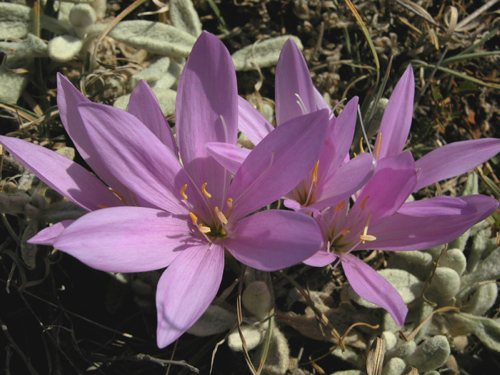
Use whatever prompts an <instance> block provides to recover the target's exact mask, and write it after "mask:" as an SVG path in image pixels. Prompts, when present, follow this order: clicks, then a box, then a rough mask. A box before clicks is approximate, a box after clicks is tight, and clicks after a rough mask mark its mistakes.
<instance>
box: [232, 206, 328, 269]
mask: <svg viewBox="0 0 500 375" xmlns="http://www.w3.org/2000/svg"><path fill="white" fill-rule="evenodd" d="M321 244H322V238H321V232H320V230H319V228H318V226H317V224H316V222H315V221H314V220H313V219H312V218H311V217H310V216H307V215H304V214H300V213H297V212H292V211H283V210H267V211H261V212H258V213H256V214H254V215H251V216H249V217H246V218H244V219H241V220H239V221H238V222H237V223H235V224H234V227H233V228H232V230H231V235H230V237H229V238H227V239H226V241H225V246H226V248H227V249H228V250H229V251H230V252H231V254H233V256H234V257H235V258H236V259H238V260H239V261H240V262H241V263H243V264H246V265H248V266H250V267H253V268H256V269H258V270H262V271H276V270H279V269H282V268H286V267H290V266H292V265H294V264H297V263H299V262H302V261H303V260H305V259H307V258H309V257H310V256H311V255H312V254H314V253H315V252H316V251H318V249H319V248H320V246H321Z"/></svg>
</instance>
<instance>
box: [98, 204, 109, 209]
mask: <svg viewBox="0 0 500 375" xmlns="http://www.w3.org/2000/svg"><path fill="white" fill-rule="evenodd" d="M97 207H99V208H107V207H106V206H102V205H100V204H98V205H97Z"/></svg>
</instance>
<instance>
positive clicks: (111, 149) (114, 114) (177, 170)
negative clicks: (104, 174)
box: [78, 103, 203, 213]
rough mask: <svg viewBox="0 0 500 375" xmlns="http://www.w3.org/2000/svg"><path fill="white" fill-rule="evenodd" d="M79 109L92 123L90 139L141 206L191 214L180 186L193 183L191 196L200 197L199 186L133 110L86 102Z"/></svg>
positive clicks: (101, 156)
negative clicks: (192, 181) (132, 113)
mask: <svg viewBox="0 0 500 375" xmlns="http://www.w3.org/2000/svg"><path fill="white" fill-rule="evenodd" d="M78 110H79V111H80V114H81V116H82V118H83V120H84V121H85V122H86V123H87V124H88V125H87V135H88V139H89V140H91V141H92V143H93V145H94V148H95V149H96V150H97V151H98V153H99V155H100V159H101V162H102V163H104V164H106V165H107V166H108V168H109V169H110V170H112V171H114V174H115V176H116V177H117V178H118V179H119V181H120V183H122V184H123V185H125V186H126V187H127V189H129V190H131V191H133V192H134V193H135V194H136V195H137V197H138V198H140V199H141V200H142V204H141V205H143V206H144V205H146V206H153V207H157V208H162V209H164V210H166V211H168V212H172V213H187V209H186V207H185V206H184V205H182V204H181V202H180V198H181V194H180V189H181V188H182V187H183V186H184V185H185V184H188V186H189V185H191V186H189V187H188V190H186V194H187V195H188V196H189V198H190V199H195V197H197V196H199V195H198V193H197V192H196V191H197V189H195V188H194V187H193V186H192V184H191V183H190V180H189V178H188V176H187V174H186V172H185V171H184V170H183V169H182V166H181V165H180V163H179V160H177V158H176V157H175V156H174V154H172V151H171V150H169V149H168V148H166V147H165V145H164V144H163V143H161V142H160V141H159V139H158V138H157V137H156V136H155V135H154V134H153V133H151V131H150V130H149V129H148V128H147V127H146V126H145V125H144V124H143V123H142V122H140V121H139V120H138V119H137V118H136V117H135V116H133V115H131V114H130V113H127V112H125V111H122V110H121V109H118V108H114V107H110V106H107V105H103V104H96V103H91V104H82V105H80V106H79V107H78ZM191 196H193V197H191ZM199 199H201V198H199ZM201 206H203V205H201Z"/></svg>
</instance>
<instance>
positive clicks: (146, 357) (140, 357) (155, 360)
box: [135, 353, 200, 374]
mask: <svg viewBox="0 0 500 375" xmlns="http://www.w3.org/2000/svg"><path fill="white" fill-rule="evenodd" d="M135 358H137V359H138V360H139V361H148V362H153V363H156V364H159V365H161V366H162V367H167V366H170V365H178V366H183V367H187V368H188V369H189V370H191V371H193V372H195V373H197V374H199V373H200V370H198V369H197V368H196V367H194V366H191V365H190V364H189V363H186V362H185V361H172V360H169V359H161V358H155V357H152V356H150V355H149V354H142V353H140V354H137V355H136V356H135Z"/></svg>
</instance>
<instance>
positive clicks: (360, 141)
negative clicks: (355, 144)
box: [359, 137, 365, 154]
mask: <svg viewBox="0 0 500 375" xmlns="http://www.w3.org/2000/svg"><path fill="white" fill-rule="evenodd" d="M359 149H360V150H361V153H362V154H364V153H365V149H364V148H363V137H361V139H360V140H359Z"/></svg>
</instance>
